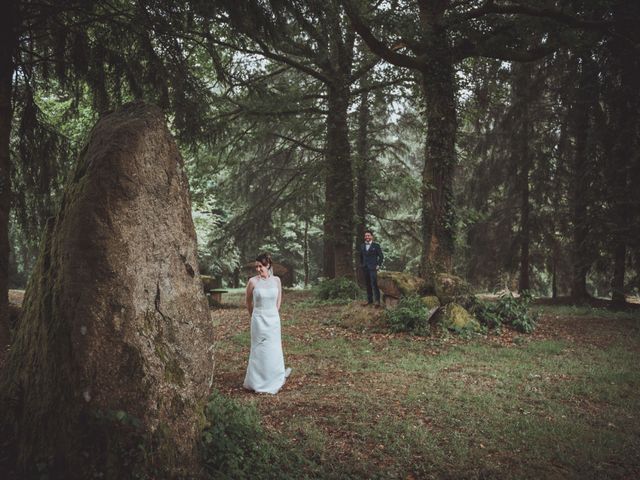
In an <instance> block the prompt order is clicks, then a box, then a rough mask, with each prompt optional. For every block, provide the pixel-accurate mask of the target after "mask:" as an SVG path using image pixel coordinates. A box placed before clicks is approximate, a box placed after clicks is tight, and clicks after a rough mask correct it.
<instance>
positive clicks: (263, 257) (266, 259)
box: [256, 252, 273, 268]
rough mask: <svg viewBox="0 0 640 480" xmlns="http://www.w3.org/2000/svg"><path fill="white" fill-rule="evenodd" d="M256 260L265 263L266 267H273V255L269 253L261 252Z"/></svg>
mask: <svg viewBox="0 0 640 480" xmlns="http://www.w3.org/2000/svg"><path fill="white" fill-rule="evenodd" d="M256 262H260V263H261V264H262V265H264V266H265V267H268V268H271V264H272V263H273V262H272V261H271V255H269V254H268V253H266V252H265V253H261V254H260V255H258V256H257V257H256Z"/></svg>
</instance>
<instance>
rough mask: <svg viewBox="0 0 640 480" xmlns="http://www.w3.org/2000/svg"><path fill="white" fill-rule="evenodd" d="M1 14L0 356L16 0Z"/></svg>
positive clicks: (5, 320) (4, 326)
mask: <svg viewBox="0 0 640 480" xmlns="http://www.w3.org/2000/svg"><path fill="white" fill-rule="evenodd" d="M3 10H4V11H3V13H2V15H1V16H0V32H2V33H0V357H1V356H2V355H3V353H4V349H5V346H6V345H7V344H8V343H9V297H8V294H9V212H10V210H11V157H10V154H9V138H10V135H11V120H12V117H13V111H12V108H11V92H12V81H13V54H14V51H15V47H16V43H17V39H16V33H17V29H16V24H17V21H18V9H17V2H10V3H9V6H8V7H5V9H3Z"/></svg>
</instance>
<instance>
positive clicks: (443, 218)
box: [421, 32, 457, 278]
mask: <svg viewBox="0 0 640 480" xmlns="http://www.w3.org/2000/svg"><path fill="white" fill-rule="evenodd" d="M431 43H432V45H431V47H432V48H431V49H430V56H431V59H430V60H431V61H428V62H426V67H425V70H423V71H422V88H423V92H424V96H425V102H426V120H427V138H426V145H425V161H424V169H423V171H422V241H423V245H422V255H421V274H422V276H423V277H424V278H432V277H433V275H434V274H436V273H438V272H450V271H451V269H452V257H453V246H454V226H455V215H454V202H453V200H454V199H453V171H454V167H455V164H456V151H455V143H456V129H457V121H456V108H455V100H454V97H455V85H454V78H453V66H452V61H451V57H450V54H449V51H448V45H447V40H446V37H445V35H444V32H434V34H433V35H432V42H431Z"/></svg>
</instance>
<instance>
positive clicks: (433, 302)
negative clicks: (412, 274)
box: [421, 295, 440, 310]
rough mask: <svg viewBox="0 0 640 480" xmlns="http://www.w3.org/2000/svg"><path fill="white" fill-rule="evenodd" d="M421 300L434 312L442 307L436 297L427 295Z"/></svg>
mask: <svg viewBox="0 0 640 480" xmlns="http://www.w3.org/2000/svg"><path fill="white" fill-rule="evenodd" d="M421 300H422V303H424V304H425V306H426V307H427V308H428V309H429V310H433V309H434V308H438V307H439V306H440V300H439V299H438V297H436V296H435V295H426V296H424V297H422V298H421Z"/></svg>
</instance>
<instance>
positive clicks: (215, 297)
mask: <svg viewBox="0 0 640 480" xmlns="http://www.w3.org/2000/svg"><path fill="white" fill-rule="evenodd" d="M207 293H208V294H209V296H210V297H211V300H212V301H213V302H216V303H222V294H223V293H228V290H225V289H224V288H213V289H211V290H208V291H207Z"/></svg>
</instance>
